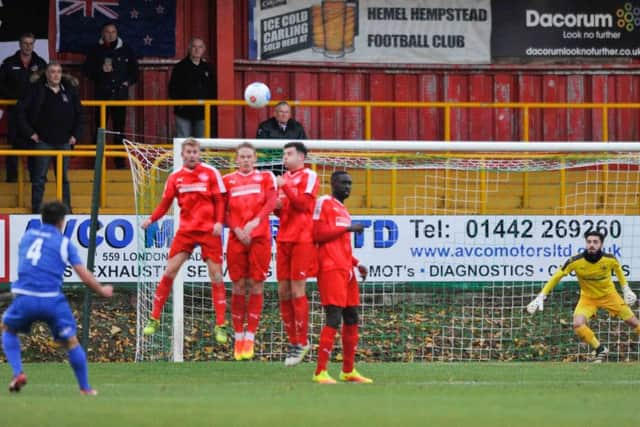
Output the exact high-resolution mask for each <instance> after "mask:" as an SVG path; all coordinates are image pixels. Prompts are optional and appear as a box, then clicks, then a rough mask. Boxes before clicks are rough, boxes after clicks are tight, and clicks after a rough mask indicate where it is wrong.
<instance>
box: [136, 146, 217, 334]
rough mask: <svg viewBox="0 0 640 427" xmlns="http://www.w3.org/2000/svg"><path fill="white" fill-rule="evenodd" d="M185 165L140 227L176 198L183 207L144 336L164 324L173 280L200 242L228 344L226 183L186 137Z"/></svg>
mask: <svg viewBox="0 0 640 427" xmlns="http://www.w3.org/2000/svg"><path fill="white" fill-rule="evenodd" d="M182 161H183V167H182V169H180V170H178V171H175V172H173V173H172V174H171V175H169V178H167V182H166V184H165V188H164V193H163V194H162V200H161V201H160V203H159V204H158V206H157V207H156V209H155V210H154V211H153V213H152V214H151V216H150V217H149V218H147V219H146V220H145V221H144V222H143V223H142V225H141V227H142V229H144V230H146V229H147V227H149V225H151V224H152V223H154V222H155V221H157V220H158V219H160V218H161V217H162V216H163V215H164V214H165V213H166V212H167V210H169V208H170V207H171V203H172V202H173V199H174V198H177V199H178V205H179V206H180V225H179V227H178V232H177V233H176V235H175V237H174V238H173V242H172V243H171V249H170V251H169V260H168V261H167V267H166V268H165V271H164V273H163V276H162V278H161V279H160V283H158V287H157V288H156V293H155V298H154V299H153V311H152V312H151V317H150V319H149V323H148V324H147V326H146V327H145V328H144V330H143V333H144V334H145V335H152V334H154V333H155V332H156V330H157V329H158V328H159V326H160V315H161V314H162V307H163V306H164V303H165V302H166V301H167V298H168V297H169V294H170V293H171V287H172V286H173V279H174V278H175V277H176V274H178V271H179V270H180V267H182V264H184V262H185V261H186V260H187V259H189V256H190V255H191V252H193V249H194V248H195V246H196V245H200V249H201V250H202V259H204V260H205V262H206V264H207V267H208V268H209V277H210V279H211V297H212V300H213V306H214V310H215V313H216V326H215V330H214V332H215V337H216V341H217V342H218V343H220V344H224V343H225V342H227V334H226V332H225V330H224V322H225V321H224V317H225V316H224V315H225V308H226V299H225V290H224V283H223V281H222V280H223V279H222V278H223V276H222V241H221V237H220V236H221V234H222V223H223V221H224V196H223V194H224V193H225V191H226V190H225V187H224V183H223V181H222V176H221V175H220V172H218V170H217V169H216V168H214V167H212V166H209V165H206V164H204V163H201V162H200V143H199V142H198V141H196V140H195V139H187V140H185V141H184V142H183V143H182Z"/></svg>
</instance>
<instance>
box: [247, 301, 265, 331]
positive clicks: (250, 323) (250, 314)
mask: <svg viewBox="0 0 640 427" xmlns="http://www.w3.org/2000/svg"><path fill="white" fill-rule="evenodd" d="M263 300H264V297H263V296H262V294H251V295H249V306H248V307H247V332H249V333H251V334H254V335H255V333H256V331H257V330H258V323H260V314H262V301H263Z"/></svg>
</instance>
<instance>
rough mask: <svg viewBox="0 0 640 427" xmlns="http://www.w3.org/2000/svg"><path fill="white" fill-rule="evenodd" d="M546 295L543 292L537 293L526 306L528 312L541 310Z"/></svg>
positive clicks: (532, 312)
mask: <svg viewBox="0 0 640 427" xmlns="http://www.w3.org/2000/svg"><path fill="white" fill-rule="evenodd" d="M546 297H547V296H546V295H544V294H538V296H537V297H536V298H535V299H534V300H533V301H531V302H530V303H529V305H528V306H527V311H528V312H529V314H534V313H535V312H536V311H542V310H543V309H544V299H545V298H546Z"/></svg>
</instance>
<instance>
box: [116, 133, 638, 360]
mask: <svg viewBox="0 0 640 427" xmlns="http://www.w3.org/2000/svg"><path fill="white" fill-rule="evenodd" d="M182 141H183V139H175V140H174V146H173V149H172V150H166V149H162V148H161V147H158V146H154V145H147V144H140V143H135V142H131V141H126V142H125V144H126V147H127V150H128V152H129V156H130V157H131V158H132V165H133V166H132V168H133V173H134V186H135V194H136V210H137V214H138V218H139V221H140V222H141V221H142V220H143V219H144V218H145V217H146V216H147V215H148V214H149V213H150V211H151V209H153V207H155V205H156V204H157V202H158V201H159V198H160V195H161V192H162V188H163V186H164V181H165V180H166V177H167V176H168V174H169V173H171V172H172V171H173V170H177V169H178V168H180V167H181V161H182V160H181V156H180V150H181V143H182ZM199 141H200V144H201V147H202V161H204V162H206V163H208V164H211V165H213V166H215V167H216V168H218V169H219V170H220V172H221V173H222V174H225V173H228V172H230V171H232V170H234V169H235V165H234V155H235V148H236V147H237V146H238V145H239V144H240V143H242V142H246V141H248V142H251V143H252V144H253V145H254V146H256V148H257V150H258V153H259V167H266V168H270V169H274V168H278V164H279V163H281V158H280V157H281V151H276V150H282V147H283V145H284V144H285V143H286V142H288V141H287V140H252V139H199ZM304 143H305V145H306V146H307V147H308V149H309V151H310V153H309V156H308V165H309V167H311V168H313V169H314V170H315V171H316V172H317V173H318V176H319V179H320V182H321V190H320V194H329V193H330V186H329V177H330V175H331V172H332V171H334V170H336V169H344V170H347V171H349V172H350V174H351V175H352V177H353V180H354V184H353V189H352V194H351V197H350V198H349V199H348V200H347V202H346V205H347V207H348V208H349V209H350V211H351V213H352V216H353V217H354V221H359V222H361V223H362V224H363V225H364V227H365V231H364V232H363V233H358V234H356V235H354V237H353V244H354V251H355V255H356V256H357V257H358V258H359V259H361V260H362V261H363V262H364V263H365V265H367V266H369V268H370V272H371V274H370V278H369V279H368V280H367V281H366V282H364V283H362V284H361V293H362V307H361V316H362V330H363V333H362V336H361V339H360V345H359V357H361V358H364V359H370V360H391V361H412V360H424V361H429V360H588V359H589V357H590V356H589V353H590V350H589V349H588V348H587V347H586V346H585V345H583V344H580V343H579V341H578V340H577V339H576V338H575V337H574V335H573V332H572V328H571V315H572V311H573V307H574V306H575V303H576V302H577V289H578V287H577V285H576V284H575V281H574V279H572V278H565V279H564V281H563V283H561V285H560V286H558V288H557V289H556V290H555V291H554V292H553V293H552V294H551V296H550V297H549V298H548V300H547V302H546V305H545V311H544V312H543V313H540V314H538V315H536V316H530V315H528V314H527V313H526V311H525V310H524V308H525V306H526V304H527V303H528V302H529V301H530V299H532V298H533V297H534V296H535V294H536V293H537V292H538V291H539V290H540V289H541V287H542V285H543V284H544V282H545V281H546V280H547V279H548V278H549V277H550V275H551V274H552V273H553V271H554V270H555V269H556V268H557V267H558V266H559V265H562V263H563V262H564V261H565V260H566V259H567V258H569V257H570V256H573V255H575V254H576V253H578V251H579V250H581V248H583V247H584V239H583V237H582V236H583V234H584V232H585V231H588V230H590V229H599V230H601V231H604V232H605V234H607V238H606V241H605V246H606V248H607V249H608V250H610V251H611V252H612V253H613V254H614V255H616V256H617V257H618V259H619V260H620V261H621V264H623V268H624V270H625V273H626V274H627V276H628V278H629V279H630V281H631V285H632V287H633V288H634V289H635V290H636V291H637V290H638V288H637V285H636V283H637V282H638V281H640V266H638V264H637V261H636V260H637V259H638V255H640V249H638V248H637V247H636V246H637V245H635V242H634V240H637V236H638V235H640V179H639V177H638V175H639V174H638V172H639V171H638V168H639V165H640V144H638V143H621V142H610V143H591V142H580V143H573V142H572V143H570V142H427V141H345V140H337V141H330V140H306V141H304ZM274 153H275V154H274ZM171 215H172V219H171V220H169V219H168V218H166V217H165V219H163V220H161V221H162V223H161V224H156V225H155V228H153V229H152V230H150V231H148V232H146V233H141V234H140V238H139V239H138V242H139V252H141V253H149V256H146V257H140V259H141V261H140V262H141V265H140V269H141V271H147V272H149V274H147V275H144V274H140V278H139V280H140V282H139V284H138V333H137V352H136V358H137V360H155V359H163V360H174V361H182V360H214V359H215V360H218V359H230V358H231V354H232V351H231V350H230V347H229V346H226V347H225V346H222V347H220V346H218V345H216V344H215V343H214V339H213V336H212V331H211V330H212V328H213V324H212V322H211V318H212V316H213V309H212V307H211V299H210V295H208V293H209V285H208V276H207V274H206V269H205V267H204V263H202V261H201V260H199V255H198V252H197V251H196V253H194V255H193V256H192V259H190V260H189V261H188V262H187V264H186V265H185V266H183V268H182V269H181V272H180V274H179V275H178V277H176V280H175V281H174V286H173V291H172V297H171V299H170V302H169V303H168V304H167V307H166V308H165V311H164V313H163V319H162V325H161V329H160V331H159V332H158V333H157V334H156V335H154V336H153V337H144V336H142V334H141V328H142V326H144V323H145V322H146V320H147V319H148V315H149V312H150V309H151V303H152V299H153V292H154V290H155V286H156V284H157V280H158V279H159V276H158V274H159V273H158V272H160V273H161V270H162V268H163V267H164V263H166V259H163V256H161V254H160V253H161V252H163V251H164V252H166V251H167V250H168V244H169V242H170V240H171V237H172V234H171V233H174V232H175V230H177V224H178V218H179V212H178V207H177V205H175V204H174V207H173V209H172V214H171ZM169 222H170V223H171V224H169ZM272 225H273V229H274V231H275V230H276V229H277V219H276V218H275V217H273V218H272ZM225 233H226V232H225ZM274 252H275V244H274ZM158 254H160V255H158ZM274 265H275V263H273V264H272V269H271V272H270V276H269V278H268V279H267V284H266V285H265V311H264V317H263V321H262V323H261V328H260V331H259V334H258V336H257V344H258V348H257V355H258V357H259V358H260V359H264V360H279V359H280V358H281V357H282V355H283V348H282V347H283V344H284V341H285V340H284V333H283V330H282V326H281V324H280V321H279V313H278V306H277V290H276V288H277V287H276V285H275V279H274V277H275V272H274V270H273V267H274ZM223 268H224V270H225V272H226V263H225V265H223ZM614 281H615V278H614ZM225 283H226V284H227V290H228V291H229V289H230V282H229V280H228V277H226V278H225ZM228 294H229V292H228ZM308 294H309V298H310V303H311V304H310V305H311V319H310V333H311V338H312V342H314V341H315V342H317V339H316V338H317V335H318V333H319V328H320V327H321V325H322V321H323V313H322V309H321V307H320V304H319V298H318V295H317V291H316V287H315V283H313V282H311V283H310V284H309V285H308ZM633 310H634V313H636V314H637V313H638V310H637V306H636V307H633ZM227 318H228V319H230V315H229V313H227ZM591 325H592V327H593V329H594V331H595V332H596V334H597V335H598V337H599V338H600V339H601V341H602V342H603V343H605V344H608V345H609V347H610V348H611V349H612V356H611V358H613V359H616V360H640V348H639V346H638V339H637V337H635V335H633V333H632V331H630V329H629V328H628V327H627V326H626V325H624V324H623V323H622V322H621V321H619V320H618V319H612V318H610V317H609V316H608V315H607V314H606V313H600V315H599V317H598V318H597V319H596V320H594V321H592V324H591ZM338 351H339V349H338Z"/></svg>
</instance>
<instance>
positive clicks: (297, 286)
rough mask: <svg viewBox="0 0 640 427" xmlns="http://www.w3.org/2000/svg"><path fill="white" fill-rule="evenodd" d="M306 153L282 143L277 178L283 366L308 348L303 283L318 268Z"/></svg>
mask: <svg viewBox="0 0 640 427" xmlns="http://www.w3.org/2000/svg"><path fill="white" fill-rule="evenodd" d="M306 156H307V147H305V145H304V144H303V143H302V142H289V143H287V144H285V146H284V156H283V163H284V166H285V167H286V168H287V172H285V173H284V175H282V176H279V177H278V178H277V183H278V187H279V189H280V191H279V198H278V200H277V202H276V210H275V214H276V215H278V216H279V217H280V226H279V229H278V237H277V239H276V241H277V254H276V270H277V276H278V296H279V297H280V314H281V315H282V322H283V323H284V327H285V330H286V332H287V336H288V339H289V347H288V350H287V357H286V359H285V361H284V364H285V365H286V366H294V365H297V364H298V363H300V362H302V359H304V356H305V355H306V354H307V353H308V352H309V349H310V348H311V346H310V345H309V341H308V338H307V332H308V329H309V326H308V325H309V303H308V301H307V296H306V294H305V286H306V281H307V278H308V277H313V276H315V273H316V270H317V268H316V267H317V258H316V248H315V245H314V243H313V236H312V226H313V220H312V218H311V217H312V215H313V208H314V206H315V201H316V197H317V195H318V187H319V183H318V176H317V175H316V173H315V172H314V171H312V170H311V169H309V168H305V167H304V160H305V158H306Z"/></svg>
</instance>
